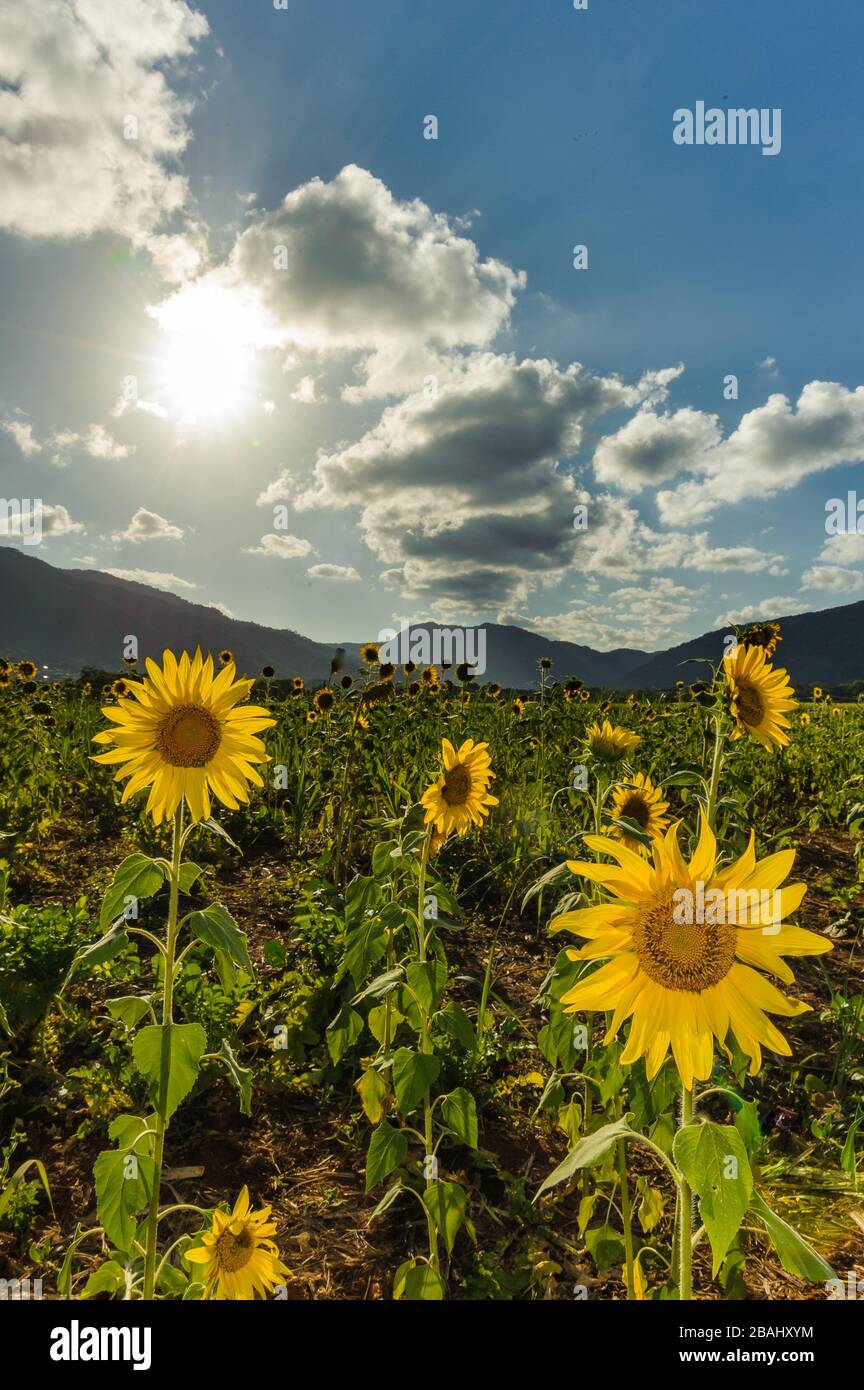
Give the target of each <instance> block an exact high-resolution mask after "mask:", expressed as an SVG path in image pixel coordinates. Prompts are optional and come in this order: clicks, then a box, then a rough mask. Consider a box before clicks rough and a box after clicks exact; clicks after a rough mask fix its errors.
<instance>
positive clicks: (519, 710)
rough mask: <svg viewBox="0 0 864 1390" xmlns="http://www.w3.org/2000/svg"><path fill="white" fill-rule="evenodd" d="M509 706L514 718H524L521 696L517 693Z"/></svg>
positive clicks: (523, 705) (523, 702)
mask: <svg viewBox="0 0 864 1390" xmlns="http://www.w3.org/2000/svg"><path fill="white" fill-rule="evenodd" d="M510 708H511V709H512V711H513V713H514V714H515V715H516V718H517V719H524V718H525V701H524V700H523V699H522V698H521V696H519V695H517V696H516V698H515V699H514V701H513V703H512V705H511V706H510Z"/></svg>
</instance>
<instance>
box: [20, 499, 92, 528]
mask: <svg viewBox="0 0 864 1390" xmlns="http://www.w3.org/2000/svg"><path fill="white" fill-rule="evenodd" d="M23 500H24V502H25V503H26V505H25V506H23V507H22V508H21V509H20V510H19V511H17V512H16V513H13V514H11V515H10V514H8V511H7V515H6V516H2V515H0V536H12V537H28V536H32V535H33V533H34V522H35V523H36V524H38V525H40V526H41V529H42V536H43V538H44V537H47V536H53V537H55V538H57V537H60V536H72V535H77V534H80V533H81V532H82V531H83V530H84V527H83V526H82V525H81V522H80V521H73V520H72V517H71V516H70V514H69V512H68V511H67V509H66V507H63V506H61V505H60V504H59V503H58V504H57V505H56V506H50V505H48V504H47V503H44V502H40V503H35V504H34V503H33V502H31V501H29V499H26V498H25V499H23ZM34 507H35V515H34Z"/></svg>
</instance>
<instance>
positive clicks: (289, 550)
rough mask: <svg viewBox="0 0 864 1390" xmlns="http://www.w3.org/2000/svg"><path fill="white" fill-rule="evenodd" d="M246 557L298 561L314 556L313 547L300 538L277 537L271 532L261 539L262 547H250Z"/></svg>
mask: <svg viewBox="0 0 864 1390" xmlns="http://www.w3.org/2000/svg"><path fill="white" fill-rule="evenodd" d="M244 553H245V554H246V555H268V556H270V557H272V558H275V559H277V560H298V559H300V558H301V557H302V556H304V555H311V554H313V553H314V552H313V547H312V545H311V543H310V542H309V541H307V540H303V539H302V538H301V537H300V536H288V535H282V536H277V535H274V534H273V532H271V533H270V534H269V535H267V536H262V537H261V543H260V545H254V546H249V547H248V548H247V549H246V551H245V552H244Z"/></svg>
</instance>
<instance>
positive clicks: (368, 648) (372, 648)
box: [360, 642, 378, 666]
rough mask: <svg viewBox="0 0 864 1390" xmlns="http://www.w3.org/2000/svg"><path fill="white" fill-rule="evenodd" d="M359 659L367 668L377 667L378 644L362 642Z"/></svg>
mask: <svg viewBox="0 0 864 1390" xmlns="http://www.w3.org/2000/svg"><path fill="white" fill-rule="evenodd" d="M360 657H361V660H363V661H365V662H366V665H367V666H377V665H378V643H377V642H364V643H363V645H362V647H361V648H360Z"/></svg>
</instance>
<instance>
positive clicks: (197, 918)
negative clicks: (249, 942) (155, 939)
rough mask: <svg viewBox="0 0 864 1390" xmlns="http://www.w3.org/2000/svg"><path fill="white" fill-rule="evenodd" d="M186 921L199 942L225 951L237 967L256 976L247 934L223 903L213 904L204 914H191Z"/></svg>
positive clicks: (216, 949) (205, 909) (215, 949)
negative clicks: (247, 943) (247, 945)
mask: <svg viewBox="0 0 864 1390" xmlns="http://www.w3.org/2000/svg"><path fill="white" fill-rule="evenodd" d="M186 920H187V922H188V923H189V929H190V931H191V932H192V935H193V936H197V938H198V940H199V941H204V942H206V944H207V945H208V946H212V947H213V949H214V951H225V952H226V954H227V955H228V956H230V958H231V960H233V961H234V963H235V965H239V966H242V968H243V969H244V970H245V971H246V972H247V974H249V975H254V973H255V972H254V970H253V969H252V962H251V960H250V959H249V951H248V949H247V947H246V933H245V932H244V931H241V930H240V928H239V927H238V925H237V923H236V922H235V921H234V918H233V917H232V916H231V913H230V912H229V911H228V909H227V907H223V906H222V904H221V903H211V904H210V906H209V907H205V908H204V910H203V912H190V913H189V916H188V917H187V919H186Z"/></svg>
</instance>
